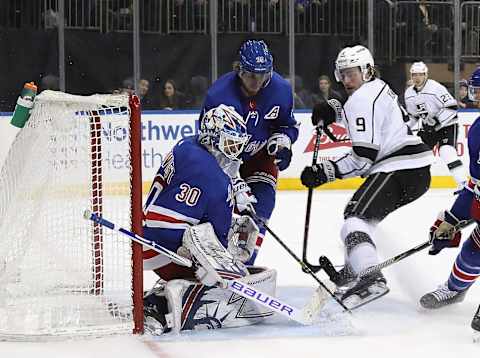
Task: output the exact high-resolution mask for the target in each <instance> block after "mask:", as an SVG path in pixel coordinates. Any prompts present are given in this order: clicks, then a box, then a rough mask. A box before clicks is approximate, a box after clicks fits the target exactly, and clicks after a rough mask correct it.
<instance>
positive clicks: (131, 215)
mask: <svg viewBox="0 0 480 358" xmlns="http://www.w3.org/2000/svg"><path fill="white" fill-rule="evenodd" d="M140 129H141V124H140V104H139V100H138V97H136V96H131V97H129V96H128V95H92V96H76V95H70V94H66V93H62V92H55V91H43V92H42V93H40V94H39V95H38V96H37V97H36V98H35V103H34V108H33V110H32V112H31V116H30V118H29V120H28V122H27V124H26V125H25V127H24V128H23V129H22V130H21V131H20V132H19V133H18V135H17V137H16V138H15V140H14V142H13V144H12V146H11V148H10V151H9V153H8V156H7V158H6V159H5V162H4V165H3V168H2V171H1V174H0V340H48V339H58V338H60V339H61V338H72V337H81V336H103V335H108V334H118V333H132V332H134V333H141V332H142V330H143V307H142V294H143V292H142V291H143V287H142V249H141V246H140V245H138V244H136V243H132V242H131V241H130V240H129V239H128V238H124V237H122V236H120V235H119V234H118V233H117V232H114V231H110V230H109V231H107V230H103V229H102V228H101V227H100V226H99V225H97V224H94V223H92V222H91V221H88V220H85V219H84V218H83V211H84V210H85V209H87V208H88V209H90V210H92V211H93V212H95V213H97V214H99V215H104V216H105V217H108V218H109V219H111V220H112V221H114V222H115V223H118V224H119V225H121V226H124V227H131V228H132V230H133V231H134V232H136V233H138V234H141V218H142V216H141V215H142V208H141V201H142V199H141V195H142V193H141V191H142V180H141V161H140V159H141V153H140V148H141V147H140V146H141V144H140V140H141V133H140Z"/></svg>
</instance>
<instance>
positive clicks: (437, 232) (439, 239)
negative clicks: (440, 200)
mask: <svg viewBox="0 0 480 358" xmlns="http://www.w3.org/2000/svg"><path fill="white" fill-rule="evenodd" d="M460 223H461V220H459V219H458V218H456V217H455V216H454V215H453V214H452V213H451V212H450V211H448V210H445V211H441V212H440V213H439V214H438V218H437V220H435V223H434V224H433V225H432V226H431V227H430V233H429V235H430V243H431V244H432V247H431V248H430V250H428V254H429V255H436V254H438V253H439V252H440V251H442V250H443V249H444V248H446V247H458V245H460V240H461V239H462V233H461V232H460V231H459V230H458V229H456V227H458V225H459V224H460Z"/></svg>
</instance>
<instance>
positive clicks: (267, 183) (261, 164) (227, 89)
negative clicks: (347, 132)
mask: <svg viewBox="0 0 480 358" xmlns="http://www.w3.org/2000/svg"><path fill="white" fill-rule="evenodd" d="M239 54H240V67H239V70H238V71H233V72H229V73H227V74H225V75H223V76H222V77H220V78H219V79H218V80H217V81H215V83H213V85H212V86H211V87H210V89H209V90H208V93H207V96H206V99H205V103H204V106H203V110H202V112H201V115H204V113H206V112H207V111H208V110H210V109H211V108H214V107H216V106H218V105H219V104H220V103H224V104H226V105H228V106H232V107H233V108H234V109H235V110H236V111H237V112H238V113H240V114H241V115H242V116H243V118H244V119H245V121H246V124H247V130H248V134H249V135H250V140H249V142H248V144H247V145H246V147H245V150H244V151H243V153H242V155H241V159H242V160H243V164H242V166H241V168H240V174H241V175H240V176H241V179H240V178H239V180H238V181H237V183H238V185H237V183H236V184H235V185H234V192H235V195H236V196H242V197H243V198H244V199H241V200H242V201H246V200H247V199H250V203H251V204H252V205H253V207H254V210H255V212H256V214H257V215H258V217H260V218H261V219H262V220H268V219H269V218H270V216H271V214H272V211H273V208H274V206H275V190H276V184H277V177H278V171H279V170H284V169H286V168H287V167H288V166H289V164H290V160H291V157H292V151H291V148H292V144H293V143H294V142H295V141H296V140H297V137H298V126H297V122H296V121H295V119H294V117H293V112H292V107H293V95H292V88H291V86H290V84H289V83H288V82H287V81H286V80H284V79H283V78H282V77H281V76H280V75H279V74H278V73H276V72H275V71H273V58H272V55H271V53H270V51H269V49H268V47H267V45H266V44H265V42H263V41H257V40H248V41H246V42H245V43H244V44H243V45H242V46H241V48H240V53H239ZM245 183H246V184H248V185H245ZM238 209H239V210H240V211H241V210H242V208H238ZM264 234H265V229H264V228H262V227H260V234H259V237H258V240H257V245H256V248H255V253H254V254H253V256H252V258H251V260H250V261H249V262H248V263H249V264H253V262H254V261H255V258H256V254H257V252H258V249H259V248H260V245H261V243H262V241H263V236H264Z"/></svg>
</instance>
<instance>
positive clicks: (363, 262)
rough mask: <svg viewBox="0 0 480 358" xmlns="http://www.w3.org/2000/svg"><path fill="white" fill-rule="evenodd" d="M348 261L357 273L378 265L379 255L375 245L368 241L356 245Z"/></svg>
mask: <svg viewBox="0 0 480 358" xmlns="http://www.w3.org/2000/svg"><path fill="white" fill-rule="evenodd" d="M348 263H349V264H350V266H351V267H352V269H353V272H355V273H356V274H358V273H360V272H362V271H363V270H365V269H367V268H369V267H372V266H374V265H377V264H378V256H377V250H376V249H375V246H373V245H371V244H369V243H367V242H364V243H361V244H359V245H357V246H355V247H354V248H352V250H351V251H350V253H349V254H348Z"/></svg>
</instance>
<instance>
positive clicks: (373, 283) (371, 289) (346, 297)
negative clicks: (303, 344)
mask: <svg viewBox="0 0 480 358" xmlns="http://www.w3.org/2000/svg"><path fill="white" fill-rule="evenodd" d="M348 286H350V287H348ZM348 286H347V287H338V290H337V292H336V294H338V295H339V297H340V299H341V300H342V302H343V304H345V306H347V307H348V308H349V309H350V310H353V309H356V308H358V307H361V306H363V305H365V304H367V303H369V302H371V301H374V300H376V299H378V298H380V297H382V296H385V295H386V294H387V293H388V292H389V291H390V289H389V288H388V286H387V280H386V279H385V277H384V276H383V274H382V273H381V272H374V273H372V274H370V275H366V276H363V277H361V278H360V279H357V280H355V281H353V282H351V283H350V284H349V285H348ZM345 288H346V290H345ZM342 291H343V292H342Z"/></svg>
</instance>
